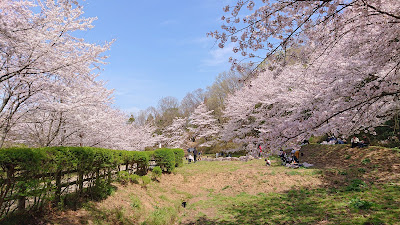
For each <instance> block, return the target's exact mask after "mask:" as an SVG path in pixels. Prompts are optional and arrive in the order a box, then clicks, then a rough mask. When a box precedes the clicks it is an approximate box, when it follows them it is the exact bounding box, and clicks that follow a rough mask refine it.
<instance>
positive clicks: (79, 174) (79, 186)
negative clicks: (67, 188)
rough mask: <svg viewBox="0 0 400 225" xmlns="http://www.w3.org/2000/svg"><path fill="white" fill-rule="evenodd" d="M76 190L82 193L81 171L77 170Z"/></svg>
mask: <svg viewBox="0 0 400 225" xmlns="http://www.w3.org/2000/svg"><path fill="white" fill-rule="evenodd" d="M78 190H79V192H80V193H81V194H82V193H83V171H82V170H78Z"/></svg>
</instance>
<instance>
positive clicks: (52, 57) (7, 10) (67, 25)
mask: <svg viewBox="0 0 400 225" xmlns="http://www.w3.org/2000/svg"><path fill="white" fill-rule="evenodd" d="M0 8H1V12H0V49H1V51H0V54H1V57H0V93H1V96H2V97H1V107H0V121H1V123H0V128H1V131H0V134H1V142H0V146H2V145H3V143H4V140H5V139H6V136H7V135H8V133H9V132H10V130H11V128H12V126H13V125H15V124H16V122H17V121H18V120H19V119H20V118H21V116H23V115H25V112H28V111H29V110H30V109H31V108H35V107H37V105H38V103H37V102H38V100H39V99H40V96H47V97H49V96H52V95H53V93H55V92H56V91H57V90H58V89H62V88H64V87H68V84H70V83H73V82H74V81H76V80H80V79H79V78H81V77H82V78H84V79H89V80H91V81H94V75H93V69H95V68H99V65H100V64H102V63H103V60H104V59H105V57H104V56H103V55H102V54H103V52H104V51H106V50H107V49H108V48H109V46H110V43H106V44H105V45H104V46H100V45H96V44H90V43H87V42H85V41H84V40H83V39H80V38H76V37H74V36H73V32H75V31H79V30H87V29H90V28H92V25H91V23H92V21H93V20H94V19H93V18H89V19H86V18H83V17H82V14H83V11H82V8H81V7H80V6H79V5H77V3H76V2H75V1H70V0H62V1H51V0H45V1H12V0H5V1H1V3H0ZM34 98H35V99H34ZM57 99H58V100H59V99H60V98H57ZM17 114H18V116H17Z"/></svg>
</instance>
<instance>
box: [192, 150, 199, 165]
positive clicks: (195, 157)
mask: <svg viewBox="0 0 400 225" xmlns="http://www.w3.org/2000/svg"><path fill="white" fill-rule="evenodd" d="M197 154H198V152H197V149H196V148H194V150H193V157H194V162H196V161H197Z"/></svg>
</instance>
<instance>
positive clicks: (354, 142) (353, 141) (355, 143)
mask: <svg viewBox="0 0 400 225" xmlns="http://www.w3.org/2000/svg"><path fill="white" fill-rule="evenodd" d="M359 142H360V140H359V139H358V137H356V136H353V137H352V138H351V147H352V148H355V147H357V146H358V143H359Z"/></svg>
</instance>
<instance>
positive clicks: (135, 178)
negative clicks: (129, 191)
mask: <svg viewBox="0 0 400 225" xmlns="http://www.w3.org/2000/svg"><path fill="white" fill-rule="evenodd" d="M129 178H130V181H131V182H132V183H134V184H139V179H140V176H139V175H137V174H131V175H130V177H129Z"/></svg>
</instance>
